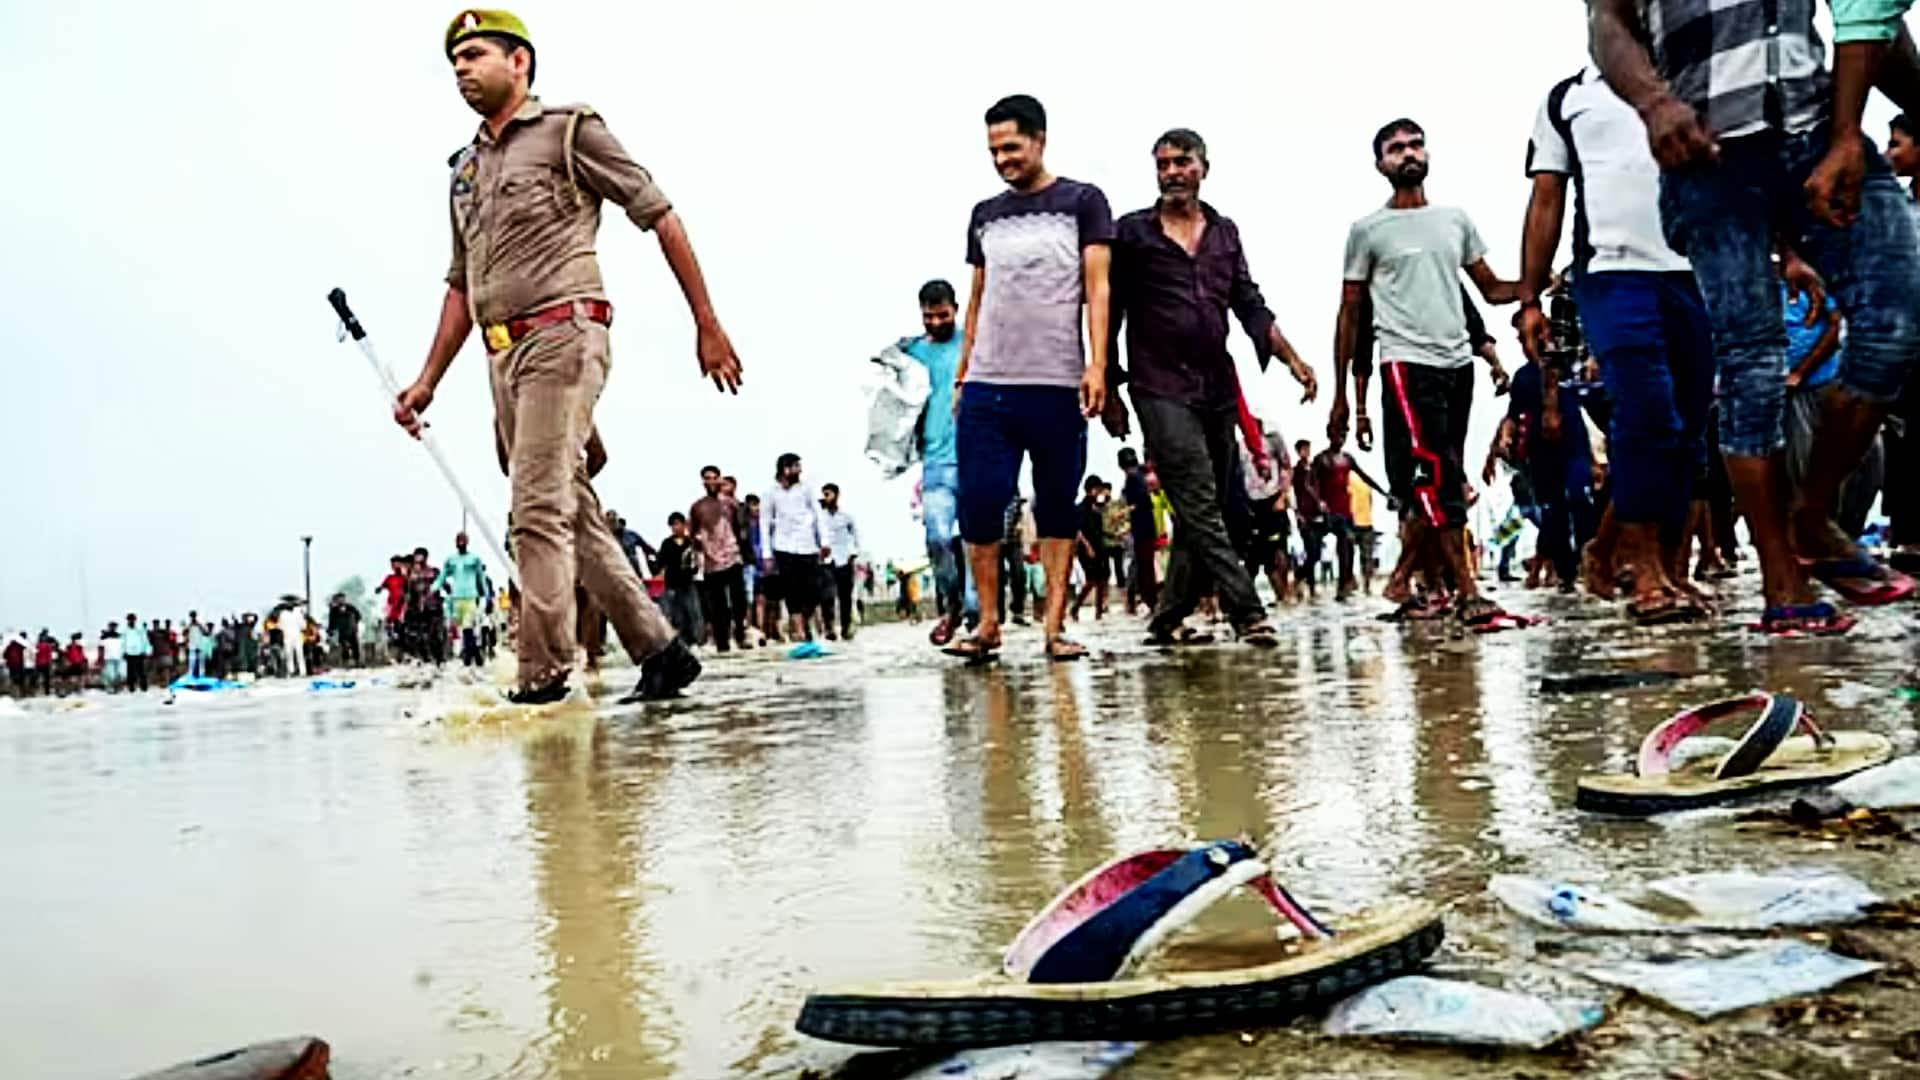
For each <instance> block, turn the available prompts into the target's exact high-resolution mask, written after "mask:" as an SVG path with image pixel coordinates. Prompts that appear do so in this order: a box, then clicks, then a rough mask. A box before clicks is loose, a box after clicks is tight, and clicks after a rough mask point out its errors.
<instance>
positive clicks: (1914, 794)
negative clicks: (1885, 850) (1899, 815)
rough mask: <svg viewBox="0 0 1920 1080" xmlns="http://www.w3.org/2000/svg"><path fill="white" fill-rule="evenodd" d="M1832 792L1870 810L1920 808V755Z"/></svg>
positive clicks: (1848, 781) (1878, 768)
mask: <svg viewBox="0 0 1920 1080" xmlns="http://www.w3.org/2000/svg"><path fill="white" fill-rule="evenodd" d="M1832 791H1833V793H1834V794H1835V795H1838V796H1840V797H1841V798H1842V799H1845V800H1846V801H1847V802H1849V803H1851V804H1853V805H1854V806H1863V807H1866V808H1867V809H1869V810H1894V809H1898V808H1900V807H1907V806H1920V754H1913V755H1909V756H1907V757H1903V758H1897V759H1895V760H1893V761H1889V762H1887V763H1886V764H1885V765H1876V766H1874V767H1873V768H1871V769H1868V770H1867V771H1866V772H1862V773H1855V774H1854V775H1852V776H1849V777H1847V778H1846V779H1845V780H1842V781H1840V782H1839V783H1837V784H1835V785H1833V788H1832Z"/></svg>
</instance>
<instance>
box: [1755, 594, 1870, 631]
mask: <svg viewBox="0 0 1920 1080" xmlns="http://www.w3.org/2000/svg"><path fill="white" fill-rule="evenodd" d="M1853 623H1854V619H1853V616H1851V615H1842V614H1840V612H1839V611H1838V610H1837V609H1835V608H1834V606H1833V605H1832V604H1829V603H1827V602H1826V601H1824V600H1823V601H1821V602H1819V603H1817V604H1783V605H1781V606H1780V607H1771V608H1768V609H1767V611H1766V614H1764V615H1762V616H1760V621H1759V622H1757V623H1754V624H1753V629H1754V630H1757V631H1759V632H1760V633H1762V634H1766V635H1767V636H1769V637H1802V636H1810V637H1821V636H1826V635H1831V634H1844V633H1846V632H1847V631H1849V630H1851V629H1853Z"/></svg>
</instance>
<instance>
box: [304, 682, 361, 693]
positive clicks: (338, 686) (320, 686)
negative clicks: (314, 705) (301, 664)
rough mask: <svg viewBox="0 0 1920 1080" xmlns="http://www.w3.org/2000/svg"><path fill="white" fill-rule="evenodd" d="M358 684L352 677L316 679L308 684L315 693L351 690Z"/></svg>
mask: <svg viewBox="0 0 1920 1080" xmlns="http://www.w3.org/2000/svg"><path fill="white" fill-rule="evenodd" d="M355 685H357V684H356V683H355V682H354V680H352V679H315V680H313V681H312V682H310V683H308V684H307V689H308V690H311V691H313V692H315V693H325V692H326V691H329V690H351V689H353V688H354V686H355Z"/></svg>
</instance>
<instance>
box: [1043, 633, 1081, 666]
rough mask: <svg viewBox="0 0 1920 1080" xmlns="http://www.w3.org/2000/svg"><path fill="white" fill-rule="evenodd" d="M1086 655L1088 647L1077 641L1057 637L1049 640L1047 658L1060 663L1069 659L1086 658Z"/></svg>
mask: <svg viewBox="0 0 1920 1080" xmlns="http://www.w3.org/2000/svg"><path fill="white" fill-rule="evenodd" d="M1086 657H1087V647H1086V646H1085V645H1082V644H1080V643H1079V642H1077V641H1073V640H1070V639H1068V638H1063V637H1057V638H1054V639H1053V640H1052V641H1049V642H1047V659H1048V660H1049V661H1051V662H1053V663H1056V664H1058V663H1063V662H1066V661H1069V660H1084V659H1086Z"/></svg>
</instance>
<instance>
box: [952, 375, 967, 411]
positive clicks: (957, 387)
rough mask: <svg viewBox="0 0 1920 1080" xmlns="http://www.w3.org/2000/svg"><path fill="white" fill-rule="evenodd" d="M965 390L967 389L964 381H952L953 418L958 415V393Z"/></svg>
mask: <svg viewBox="0 0 1920 1080" xmlns="http://www.w3.org/2000/svg"><path fill="white" fill-rule="evenodd" d="M966 388H967V384H966V382H965V381H964V380H961V379H955V380H953V415H955V416H959V415H960V391H962V390H965V389H966Z"/></svg>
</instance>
